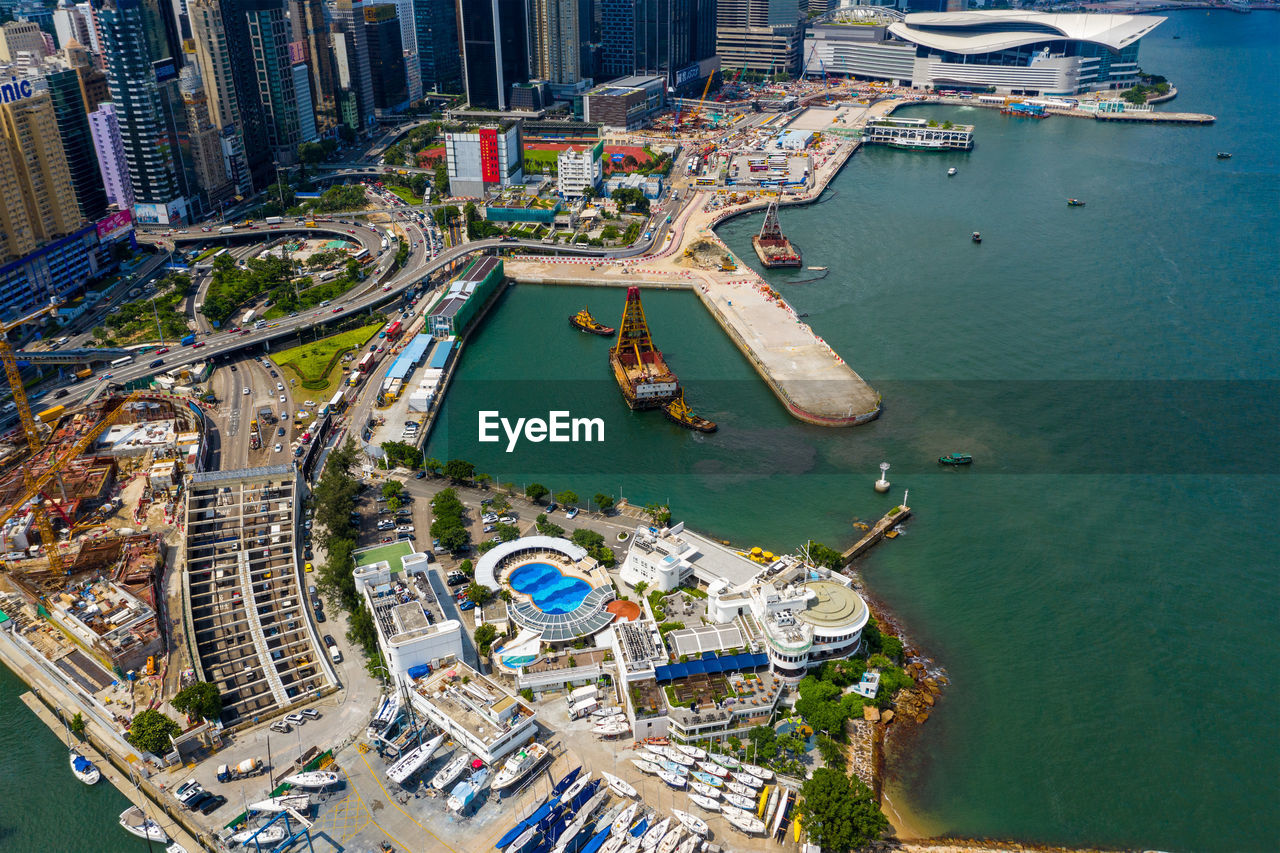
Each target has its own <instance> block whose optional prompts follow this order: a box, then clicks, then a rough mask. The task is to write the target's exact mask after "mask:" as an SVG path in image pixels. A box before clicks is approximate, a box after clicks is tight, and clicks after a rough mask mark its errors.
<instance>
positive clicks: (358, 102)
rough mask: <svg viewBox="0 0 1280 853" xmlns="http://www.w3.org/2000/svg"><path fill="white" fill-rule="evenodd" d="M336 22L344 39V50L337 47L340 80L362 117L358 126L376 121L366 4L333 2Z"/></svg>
mask: <svg viewBox="0 0 1280 853" xmlns="http://www.w3.org/2000/svg"><path fill="white" fill-rule="evenodd" d="M333 23H334V25H335V26H336V27H337V29H338V32H337V33H336V34H333V36H332V37H333V38H334V39H335V40H336V39H337V38H339V37H341V38H342V41H343V44H342V46H341V48H339V47H338V45H336V44H335V45H334V60H335V61H336V62H339V63H341V64H342V66H343V67H342V68H340V69H339V72H338V76H339V80H340V81H342V82H343V84H344V85H345V86H346V87H347V90H348V92H349V93H350V95H349V96H348V97H349V99H350V100H351V101H353V102H354V109H355V112H356V113H357V114H358V115H359V126H360V127H364V126H365V125H367V124H369V123H370V122H372V121H373V111H374V106H373V77H372V76H371V73H370V70H369V36H368V34H367V33H366V32H365V25H364V4H363V3H361V2H360V0H334V4H333Z"/></svg>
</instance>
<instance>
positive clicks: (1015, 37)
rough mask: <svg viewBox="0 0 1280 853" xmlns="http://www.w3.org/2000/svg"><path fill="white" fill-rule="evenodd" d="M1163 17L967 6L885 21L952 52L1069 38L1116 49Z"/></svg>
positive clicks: (901, 34)
mask: <svg viewBox="0 0 1280 853" xmlns="http://www.w3.org/2000/svg"><path fill="white" fill-rule="evenodd" d="M1164 21H1165V19H1164V18H1161V17H1158V16H1155V15H1105V14H1093V13H1073V12H1033V11H1029V10H1025V9H971V10H969V11H964V12H918V13H915V14H910V15H907V16H906V17H905V18H904V19H903V20H901V21H898V22H896V23H893V24H890V25H889V32H890V33H892V34H893V35H895V36H897V37H898V38H901V39H904V40H905V41H909V42H912V43H914V44H920V45H924V46H925V47H930V48H934V49H936V50H945V51H948V52H951V53H964V54H973V53H991V52H993V51H999V50H1006V49H1008V48H1011V47H1019V46H1021V45H1025V44H1033V43H1035V42H1044V41H1072V40H1074V41H1088V42H1094V43H1096V44H1101V45H1104V46H1106V47H1108V48H1110V49H1111V50H1113V51H1118V50H1120V49H1121V48H1124V47H1128V46H1129V45H1131V44H1133V43H1134V42H1136V41H1138V40H1139V39H1140V38H1142V37H1143V36H1145V35H1147V34H1148V33H1150V32H1151V31H1152V30H1154V29H1155V28H1156V27H1158V26H1160V25H1161V24H1162V23H1164Z"/></svg>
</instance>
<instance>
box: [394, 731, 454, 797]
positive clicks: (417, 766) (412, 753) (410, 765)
mask: <svg viewBox="0 0 1280 853" xmlns="http://www.w3.org/2000/svg"><path fill="white" fill-rule="evenodd" d="M444 737H445V736H444V734H443V733H441V734H438V735H436V736H435V737H433V738H432V739H431V740H429V741H427V742H426V743H423V744H419V745H418V746H415V747H414V748H413V749H411V750H409V751H408V752H406V753H405V754H404V755H403V756H402V757H401V758H400V760H398V761H397V762H396V763H395V764H392V765H391V766H390V767H388V768H387V778H388V779H390V780H391V781H392V782H395V783H396V784H397V785H403V784H404V783H405V782H407V781H408V780H409V777H410V776H412V775H413V774H414V773H417V772H418V771H419V770H421V769H422V768H423V767H425V766H426V764H427V762H428V761H430V760H431V756H432V755H434V754H435V751H436V750H437V749H439V748H440V744H442V743H444Z"/></svg>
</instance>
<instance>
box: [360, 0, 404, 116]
mask: <svg viewBox="0 0 1280 853" xmlns="http://www.w3.org/2000/svg"><path fill="white" fill-rule="evenodd" d="M364 30H365V37H366V38H367V40H368V41H367V45H368V50H369V76H370V79H371V80H372V82H373V108H374V111H375V112H376V113H377V114H378V115H382V114H384V113H394V112H400V111H402V110H404V109H405V108H406V107H407V106H408V105H409V87H408V82H407V81H406V79H405V73H404V47H403V45H402V43H401V41H400V20H399V18H398V17H397V16H396V7H395V6H392V5H390V4H388V3H383V4H378V5H372V6H365V7H364Z"/></svg>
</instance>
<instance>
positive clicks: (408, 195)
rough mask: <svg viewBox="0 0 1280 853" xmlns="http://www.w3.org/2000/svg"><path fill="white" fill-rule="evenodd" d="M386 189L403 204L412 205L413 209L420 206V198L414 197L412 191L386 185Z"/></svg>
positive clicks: (418, 196) (406, 188)
mask: <svg viewBox="0 0 1280 853" xmlns="http://www.w3.org/2000/svg"><path fill="white" fill-rule="evenodd" d="M387 189H389V190H391V192H392V193H394V194H395V195H396V197H397V198H399V199H400V200H401V201H403V202H404V203H405V204H412V205H413V206H415V207H417V206H418V205H420V204H422V196H420V195H414V194H413V191H412V190H410V189H409V188H408V187H393V186H391V185H390V184H388V185H387Z"/></svg>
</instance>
